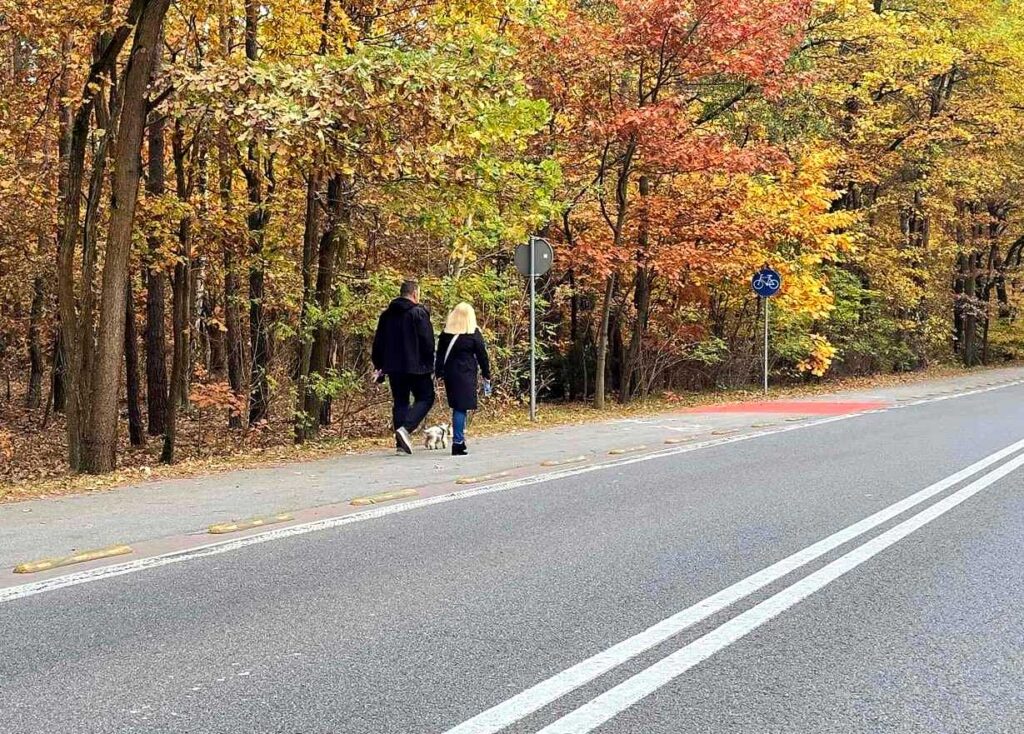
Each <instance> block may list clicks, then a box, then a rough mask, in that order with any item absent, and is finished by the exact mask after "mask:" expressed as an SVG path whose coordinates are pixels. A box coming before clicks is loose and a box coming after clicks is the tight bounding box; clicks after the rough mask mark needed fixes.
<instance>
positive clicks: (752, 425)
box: [0, 367, 1024, 580]
mask: <svg viewBox="0 0 1024 734" xmlns="http://www.w3.org/2000/svg"><path fill="white" fill-rule="evenodd" d="M1022 380H1024V368H1019V367H1018V368H1010V369H998V370H987V371H979V372H973V373H969V374H964V375H958V376H956V377H950V378H944V379H936V380H928V381H922V382H915V383H911V384H905V385H900V386H897V387H887V388H877V389H872V390H858V391H844V392H836V393H831V394H827V395H819V396H816V397H813V398H803V399H799V400H785V401H769V402H749V403H742V404H731V405H714V406H707V407H704V408H690V409H686V410H681V411H676V412H671V413H662V414H657V415H651V416H648V417H645V418H633V419H624V420H615V421H607V422H601V423H592V424H585V425H573V426H563V427H558V428H552V429H547V430H542V431H535V432H526V433H520V434H515V435H509V436H500V437H492V438H484V439H476V440H474V439H472V437H471V439H470V450H471V451H472V454H471V455H470V456H467V457H458V458H454V457H452V456H449V455H448V453H447V452H441V451H437V452H434V451H426V450H424V449H422V448H419V449H418V450H417V451H416V452H415V453H414V454H413V455H412V456H397V455H394V454H392V453H382V452H381V453H374V454H362V455H349V456H343V457H338V458H333V459H325V460H320V461H315V462H309V463H305V464H294V465H289V466H282V467H276V468H262V469H252V470H245V471H236V472H231V473H225V474H217V475H213V476H208V477H201V478H190V479H181V480H173V481H160V482H153V483H148V484H142V485H137V486H129V487H124V488H121V489H116V490H111V491H106V492H101V493H94V494H84V495H77V496H70V497H60V498H53V499H42V500H33V501H28V502H19V503H11V504H5V505H0V571H2V572H7V573H9V571H10V568H11V567H12V566H13V565H14V564H15V563H18V562H21V561H26V560H31V559H38V558H43V557H48V556H62V555H66V554H69V553H71V552H73V551H81V550H85V549H90V548H97V547H102V546H109V545H112V544H115V543H135V542H140V541H149V540H154V539H158V538H167V537H170V536H179V535H185V534H197V533H205V529H206V528H207V526H209V525H211V524H213V523H220V522H227V521H230V520H237V519H242V518H246V517H251V516H254V515H265V514H271V513H279V512H294V511H300V510H306V509H309V508H317V507H322V506H326V505H336V504H340V503H347V502H348V501H349V500H351V499H352V498H355V497H360V496H365V495H372V494H376V493H379V492H386V491H393V490H399V489H406V488H426V487H432V488H433V492H434V493H437V492H438V491H441V490H438V488H439V487H442V488H443V487H445V486H446V485H447V489H444V490H443V491H455V490H456V489H459V488H460V487H459V486H458V485H457V484H455V482H456V480H457V479H458V478H460V477H466V476H469V475H474V476H476V475H483V474H490V473H496V472H504V471H512V472H516V473H517V474H523V473H524V472H531V473H538V472H541V471H545V470H546V469H543V468H542V467H541V464H542V462H550V461H557V460H563V459H569V458H575V457H586V460H588V461H590V462H594V461H598V460H609V459H612V458H614V455H609V452H610V451H613V450H625V451H632V452H642V451H657V450H662V449H665V448H666V445H665V442H666V440H672V441H673V442H680V441H688V440H693V441H700V440H713V439H716V438H718V437H723V438H724V437H727V436H736V435H742V434H743V433H757V432H760V431H763V430H766V429H768V428H769V427H770V426H772V425H775V426H779V425H781V424H782V423H784V422H786V421H793V422H796V421H797V420H800V419H807V418H821V417H824V416H829V415H842V414H846V413H851V412H860V411H863V410H870V409H875V408H884V407H888V406H891V405H896V404H899V403H906V402H908V401H915V400H920V399H928V398H934V397H938V396H940V395H946V394H952V393H957V392H966V391H970V390H976V389H981V388H985V387H992V386H994V385H996V384H1003V383H1008V382H1016V381H1022ZM641 446H643V447H644V448H639V447H641ZM210 537H213V536H210ZM221 537H223V536H221ZM22 578H24V580H29V577H22Z"/></svg>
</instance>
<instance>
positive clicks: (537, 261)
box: [515, 237, 555, 277]
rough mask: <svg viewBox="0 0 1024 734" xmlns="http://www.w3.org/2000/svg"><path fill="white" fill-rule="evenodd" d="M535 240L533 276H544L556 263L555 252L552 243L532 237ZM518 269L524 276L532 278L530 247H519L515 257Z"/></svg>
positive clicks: (541, 238)
mask: <svg viewBox="0 0 1024 734" xmlns="http://www.w3.org/2000/svg"><path fill="white" fill-rule="evenodd" d="M531 239H532V240H533V275H544V274H545V273H547V272H548V271H549V270H551V264H552V263H553V262H554V261H555V250H554V248H552V247H551V243H550V242H548V241H547V240H546V239H544V238H543V237H532V238H531ZM515 263H516V269H517V270H518V271H519V272H520V273H522V274H523V275H525V276H527V277H529V276H530V245H529V243H527V244H525V245H519V247H517V248H516V256H515Z"/></svg>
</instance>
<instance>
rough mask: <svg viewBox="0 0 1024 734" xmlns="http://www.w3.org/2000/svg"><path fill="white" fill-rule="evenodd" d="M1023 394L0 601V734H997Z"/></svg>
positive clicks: (1017, 510)
mask: <svg viewBox="0 0 1024 734" xmlns="http://www.w3.org/2000/svg"><path fill="white" fill-rule="evenodd" d="M1022 405H1024V387H1022V386H1019V385H1018V386H1011V387H1006V388H1003V389H999V390H994V391H991V392H985V393H981V394H976V395H971V396H966V397H960V398H956V399H951V400H944V401H941V402H934V403H929V404H924V405H916V406H911V407H906V408H902V409H897V410H890V411H886V412H878V413H869V414H864V415H858V416H856V417H851V418H847V419H844V420H839V421H834V422H828V423H823V424H820V425H816V426H812V427H809V428H807V429H805V430H798V431H791V432H785V433H779V434H777V435H768V436H762V437H759V438H755V439H751V440H747V441H744V442H742V443H734V444H726V445H720V446H712V447H708V448H706V449H702V450H700V451H694V452H691V453H686V454H680V455H676V456H668V457H662V458H652V459H650V460H644V461H637V462H635V463H631V464H624V465H619V466H616V467H612V468H606V469H601V470H598V471H590V472H588V473H582V474H579V475H576V476H568V477H563V478H560V479H552V480H550V481H544V482H540V483H535V484H531V485H528V486H521V487H516V488H513V489H509V490H508V491H501V492H494V493H490V494H481V495H477V496H471V497H466V498H464V499H458V500H456V501H452V502H447V503H444V504H437V505H433V506H427V507H420V508H417V509H414V510H410V511H407V512H400V513H395V514H391V515H387V516H383V517H379V518H376V519H373V520H368V521H365V522H358V523H353V524H349V525H345V526H342V527H337V528H333V529H330V530H324V531H319V532H312V533H307V534H303V535H298V536H294V537H289V538H285V539H281V540H275V541H273V542H267V543H262V544H259V545H253V546H250V547H245V548H241V549H239V550H236V551H232V552H228V553H222V554H219V555H213V556H208V557H197V558H195V559H192V560H188V561H184V562H180V563H175V564H173V565H166V566H162V567H157V568H151V569H147V570H141V571H139V572H137V573H131V574H127V575H123V576H118V577H114V578H105V579H102V580H98V581H95V582H92V583H81V584H78V585H75V586H71V587H68V588H62V589H58V590H55V591H51V592H47V593H40V594H36V595H34V596H29V597H26V598H18V599H13V600H10V601H6V602H3V603H0V732H4V733H5V734H6V733H7V732H11V733H12V734H30V733H33V732H47V733H51V732H70V733H77V732H82V733H83V734H84V733H86V732H90V733H91V732H103V733H108V732H110V733H120V732H199V733H202V734H215V733H219V732H225V733H228V732H230V733H232V734H234V733H236V732H261V733H262V732H275V733H276V732H281V733H288V734H313V733H325V734H326V733H331V734H341V733H342V732H346V733H347V732H359V733H364V732H381V733H385V732H386V733H394V734H411V733H419V732H424V733H436V734H449V733H450V734H471V733H473V734H484V733H485V732H494V733H495V734H496V733H497V732H516V733H523V734H525V733H527V732H529V733H536V732H544V734H568V733H570V732H571V733H573V734H582V733H583V732H589V731H598V732H601V733H602V734H604V733H612V732H614V733H616V734H625V733H627V732H628V733H630V734H661V733H664V734H678V733H680V732H715V733H718V732H723V733H724V732H730V733H736V734H740V733H742V734H758V733H762V732H764V733H767V732H772V733H775V732H778V733H780V734H782V733H787V734H790V733H793V732H866V733H867V732H870V733H872V734H874V733H876V732H929V734H936V733H942V732H951V733H952V732H958V733H961V732H962V733H972V734H973V733H977V732H1019V731H1022V730H1024V686H1022V685H1021V681H1022V680H1024V614H1022V612H1021V608H1022V603H1024V466H1021V465H1024V442H1022V439H1024V409H1022ZM1017 442H1021V443H1020V444H1019V445H1017V446H1015V447H1014V448H1012V449H1007V447H1010V446H1011V445H1014V444H1016V443H1017ZM1003 449H1007V450H1005V451H1002V452H1001V453H997V452H1000V451H1001V450H1003ZM979 462H980V463H979ZM896 503H902V504H896ZM794 554H796V555H795V556H794ZM786 559H788V560H786ZM780 561H783V565H782V566H778V565H773V564H778V563H779V562H780ZM765 569H768V570H767V571H766V570H765ZM655 625H657V626H655ZM652 626H654V627H652ZM652 630H653V631H652Z"/></svg>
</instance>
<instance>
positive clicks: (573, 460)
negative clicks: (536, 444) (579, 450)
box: [540, 456, 587, 466]
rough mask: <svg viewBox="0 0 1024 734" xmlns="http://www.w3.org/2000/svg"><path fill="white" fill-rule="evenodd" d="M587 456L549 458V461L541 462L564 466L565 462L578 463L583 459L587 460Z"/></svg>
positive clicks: (547, 464) (542, 463)
mask: <svg viewBox="0 0 1024 734" xmlns="http://www.w3.org/2000/svg"><path fill="white" fill-rule="evenodd" d="M586 460H587V457H586V456H573V457H571V458H569V459H548V460H547V461H542V462H540V465H541V466H562V465H563V464H578V463H580V462H581V461H586Z"/></svg>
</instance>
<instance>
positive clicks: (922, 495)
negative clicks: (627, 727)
mask: <svg viewBox="0 0 1024 734" xmlns="http://www.w3.org/2000/svg"><path fill="white" fill-rule="evenodd" d="M1021 449H1024V439H1022V440H1020V441H1017V442H1016V443H1013V444H1011V445H1009V446H1007V447H1006V448H1004V449H1001V450H999V451H996V452H995V453H993V454H990V455H989V456H986V457H985V458H984V459H981V460H980V461H976V462H975V463H973V464H971V465H970V466H968V467H965V468H964V469H961V470H960V471H958V472H956V473H955V474H951V475H950V476H948V477H946V478H945V479H942V480H940V481H938V482H936V483H934V484H932V485H930V486H928V487H926V488H924V489H922V490H920V491H919V492H916V493H915V494H912V495H910V496H909V497H906V498H904V499H902V500H900V501H899V502H896V503H895V504H892V505H889V506H888V507H886V508H885V509H883V510H879V511H878V512H876V513H875V514H873V515H871V516H869V517H866V518H864V519H863V520H861V521H859V522H857V523H854V524H853V525H850V526H849V527H847V528H844V529H843V530H840V531H838V532H836V533H833V534H832V535H830V536H828V537H827V538H824V539H823V540H819V541H818V542H817V543H814V544H813V545H809V546H807V547H806V548H804V549H803V550H801V551H797V552H796V553H794V554H793V555H791V556H788V557H787V558H784V559H782V560H781V561H778V562H777V563H774V564H772V565H771V566H768V567H767V568H764V569H762V570H760V571H758V572H757V573H755V574H752V575H750V576H748V577H747V578H745V579H743V580H742V581H738V582H737V583H735V584H733V585H732V586H729V587H728V588H725V589H723V590H722V591H719V592H718V593H716V594H713V595H712V596H709V597H708V598H706V599H704V600H703V601H699V602H697V603H696V604H694V605H693V606H691V607H688V608H686V609H684V610H682V611H681V612H677V613H676V614H674V615H672V616H671V617H668V618H666V619H663V620H662V621H660V622H658V623H657V624H655V625H653V626H651V627H648V628H647V629H645V630H644V631H643V632H640V633H638V634H636V635H634V636H632V637H630V638H628V639H625V640H623V641H622V642H619V643H617V644H615V645H613V646H612V647H610V648H608V649H607V650H605V651H603V652H600V653H598V654H596V655H594V656H592V657H589V658H587V659H586V660H583V661H582V662H579V663H577V664H576V665H573V666H572V667H571V668H566V669H565V670H563V671H562V672H561V673H558V674H557V675H554V676H552V677H551V678H548V679H547V680H544V681H541V682H540V683H538V684H536V685H534V686H532V687H530V688H528V689H526V690H525V691H523V692H522V693H519V694H517V695H515V696H513V697H512V698H510V699H508V700H506V701H503V702H502V703H499V704H498V705H496V706H494V707H492V708H489V709H487V710H486V711H484V712H482V713H480V714H477V715H476V716H474V717H473V718H472V719H469V720H467V721H465V722H463V723H462V724H459V725H458V726H456V727H454V728H452V729H449V730H448V731H447V732H445V734H495V733H496V732H499V731H501V730H502V729H504V728H505V727H507V726H509V725H511V724H513V723H515V722H516V721H519V720H520V719H523V718H525V717H526V716H529V715H530V714H532V713H533V712H535V711H537V710H539V709H541V708H543V707H544V706H547V705H548V704H550V703H552V702H554V701H556V700H558V699H559V698H561V697H562V696H564V695H566V694H567V693H570V692H571V691H574V690H575V689H577V688H579V687H580V686H582V685H584V684H586V683H589V682H590V681H592V680H594V679H595V678H597V677H599V676H601V675H603V674H605V673H607V672H608V671H610V670H612V669H613V668H616V667H618V666H619V665H622V664H623V663H625V662H626V661H628V660H630V659H632V658H634V657H636V656H637V655H639V654H641V653H643V652H646V651H647V650H650V649H651V648H652V647H655V646H656V645H659V644H661V643H662V642H664V641H666V640H668V639H669V638H671V637H673V636H675V635H677V634H679V633H680V632H682V631H683V630H685V629H686V628H688V627H691V626H693V625H695V624H697V623H698V622H701V621H703V620H705V619H707V618H708V617H710V616H712V615H713V614H717V613H718V612H720V611H722V610H723V609H725V608H726V607H729V606H731V605H732V604H735V603H736V602H738V601H740V600H742V599H744V598H745V597H747V596H749V595H750V594H753V593H754V592H756V591H758V590H759V589H762V588H764V587H765V586H768V585H769V584H772V583H774V582H775V581H778V580H779V579H781V578H782V577H783V576H786V575H787V574H789V573H791V572H793V571H795V570H797V569H798V568H801V567H802V566H805V565H807V564H808V563H811V562H812V561H814V560H816V559H818V558H820V557H822V556H823V555H825V554H826V553H829V552H830V551H832V550H835V549H836V548H838V547H839V546H841V545H843V544H844V543H847V542H849V541H851V540H853V539H854V538H857V537H858V536H860V535H863V534H864V533H866V532H868V531H870V530H873V529H874V528H876V527H878V526H879V525H882V524H883V523H886V522H888V521H889V520H892V519H893V518H895V517H897V516H898V515H901V514H902V513H904V512H906V511H907V510H909V509H911V508H912V507H914V506H916V505H919V504H920V503H922V502H924V501H925V500H928V499H930V498H931V497H934V496H935V495H937V494H939V493H941V492H944V491H945V490H947V489H949V488H951V487H953V486H955V485H956V484H959V483H960V482H962V481H964V480H965V479H968V478H970V477H972V476H974V475H975V474H977V473H978V472H980V471H981V470H983V469H986V468H988V467H989V466H992V465H993V464H995V463H996V462H999V461H1002V460H1003V459H1005V458H1006V457H1008V456H1011V455H1013V454H1015V453H1017V452H1019V451H1020V450H1021ZM1019 461H1024V457H1022V458H1020V459H1019Z"/></svg>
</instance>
